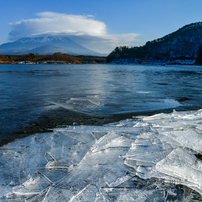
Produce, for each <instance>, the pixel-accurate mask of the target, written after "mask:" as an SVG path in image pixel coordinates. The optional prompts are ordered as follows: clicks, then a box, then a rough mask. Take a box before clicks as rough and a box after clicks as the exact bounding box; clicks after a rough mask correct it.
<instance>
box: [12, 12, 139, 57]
mask: <svg viewBox="0 0 202 202" xmlns="http://www.w3.org/2000/svg"><path fill="white" fill-rule="evenodd" d="M37 16H38V17H37V18H34V19H27V20H21V21H18V22H15V23H10V25H11V26H12V30H11V32H10V33H9V39H10V40H17V39H19V38H22V37H36V36H40V35H63V36H68V37H69V38H70V39H72V40H74V41H76V42H77V43H80V44H81V45H83V46H86V47H87V48H90V49H92V50H95V51H98V52H105V53H107V52H110V51H111V50H113V49H114V47H116V46H120V45H127V44H128V45H135V44H134V43H135V41H136V38H137V36H138V35H139V34H135V33H129V34H120V35H110V34H108V33H107V27H106V25H105V23H104V22H101V21H98V20H95V19H94V17H93V16H89V15H87V16H84V15H67V14H62V13H54V12H42V13H38V14H37Z"/></svg>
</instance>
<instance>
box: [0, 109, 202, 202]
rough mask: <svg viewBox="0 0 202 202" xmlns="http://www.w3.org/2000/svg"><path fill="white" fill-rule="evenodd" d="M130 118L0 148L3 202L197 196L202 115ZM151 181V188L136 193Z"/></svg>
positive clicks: (37, 136) (201, 186) (201, 184)
mask: <svg viewBox="0 0 202 202" xmlns="http://www.w3.org/2000/svg"><path fill="white" fill-rule="evenodd" d="M136 118H138V119H128V120H123V121H120V122H118V123H112V124H108V125H105V126H69V127H67V128H60V129H55V130H54V132H52V133H43V134H34V135H32V136H29V137H26V138H23V139H20V140H18V141H15V142H12V143H9V144H7V145H4V146H3V147H1V149H0V156H1V157H0V160H1V161H0V171H1V172H0V199H1V201H4V200H5V201H12V200H14V199H15V198H16V199H17V200H18V201H24V200H25V199H26V200H27V201H32V200H33V201H34V200H35V201H37V200H38V201H85V200H86V201H88V200H90V201H107V200H110V197H111V196H112V195H113V197H114V199H116V200H115V201H119V200H124V201H130V200H132V199H133V200H136V201H137V199H138V200H139V201H146V200H147V198H148V197H149V198H150V197H152V198H155V197H156V198H160V199H161V198H162V200H166V198H167V197H171V198H172V197H178V196H177V195H176V192H175V191H174V192H173V191H172V190H173V189H175V188H173V187H172V186H171V185H170V183H171V182H174V183H176V184H182V185H186V186H188V187H190V188H191V189H194V190H195V191H197V192H198V193H199V194H202V161H201V160H199V159H197V158H196V156H195V154H197V153H201V152H202V130H201V129H202V110H198V111H188V112H176V111H174V112H173V113H170V114H163V113H161V114H156V115H153V116H148V117H146V116H140V117H136ZM137 177H139V178H137ZM152 178H155V179H157V180H155V181H154V182H152V183H153V188H151V187H152V186H150V188H149V187H147V188H145V189H139V188H138V187H135V186H136V184H138V183H140V184H141V183H144V181H148V180H150V179H152ZM135 179H136V180H137V179H139V180H138V181H134V180H135ZM158 179H159V180H164V182H165V183H166V182H167V184H166V185H164V186H162V182H160V181H158ZM142 180H143V181H142ZM168 182H169V183H168ZM141 186H142V185H141ZM145 186H148V185H147V183H145ZM155 186H156V187H158V189H156V188H154V187H155ZM124 187H125V189H123V188H124ZM120 190H121V191H120ZM131 190H133V192H132V191H131ZM165 193H167V194H165ZM191 194H193V193H192V192H190V193H189V196H186V197H191V196H190V195H191ZM126 196H127V197H126ZM30 197H31V198H32V199H30ZM179 197H180V196H179ZM184 197H185V196H184ZM84 199H85V200H84ZM129 199H130V200H129ZM173 200H174V199H173ZM178 200H180V199H179V198H178ZM187 200H188V198H187Z"/></svg>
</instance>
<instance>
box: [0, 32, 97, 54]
mask: <svg viewBox="0 0 202 202" xmlns="http://www.w3.org/2000/svg"><path fill="white" fill-rule="evenodd" d="M41 46H55V47H60V48H63V49H66V50H68V51H70V52H71V53H72V54H75V55H100V54H99V53H97V52H95V51H91V50H89V49H87V48H85V47H83V46H81V45H80V44H78V43H76V42H74V41H72V40H71V39H69V38H68V37H62V36H41V37H35V38H21V39H19V40H17V41H14V42H9V43H4V44H2V45H0V54H7V55H8V54H22V53H24V52H27V51H28V52H29V50H31V49H35V48H38V47H41Z"/></svg>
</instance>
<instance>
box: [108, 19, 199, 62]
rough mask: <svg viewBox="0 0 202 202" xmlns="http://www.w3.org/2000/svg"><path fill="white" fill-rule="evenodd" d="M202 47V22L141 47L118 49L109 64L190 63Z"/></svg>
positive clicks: (112, 53) (110, 55)
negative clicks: (201, 46)
mask: <svg viewBox="0 0 202 202" xmlns="http://www.w3.org/2000/svg"><path fill="white" fill-rule="evenodd" d="M200 45H202V22H197V23H192V24H189V25H186V26H184V27H182V28H180V29H179V30H177V31H175V32H173V33H171V34H168V35H166V36H164V37H162V38H159V39H156V40H153V41H148V42H147V43H146V44H145V45H144V46H140V47H131V48H129V47H126V46H123V47H116V48H115V49H114V50H113V51H112V52H111V53H110V54H109V55H108V57H107V62H108V63H144V62H146V63H157V62H164V63H188V64H193V63H194V62H195V60H196V58H197V52H198V49H199V46H200Z"/></svg>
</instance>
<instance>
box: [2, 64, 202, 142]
mask: <svg viewBox="0 0 202 202" xmlns="http://www.w3.org/2000/svg"><path fill="white" fill-rule="evenodd" d="M201 92H202V67H200V66H178V65H174V66H155V65H106V64H86V65H83V64H82V65H77V64H76V65H73V64H68V65H0V114H1V117H0V130H1V136H0V138H1V144H4V143H6V142H8V141H13V140H14V139H16V138H18V137H21V136H27V135H29V134H30V133H36V132H44V131H47V129H49V128H55V127H58V126H60V127H61V126H62V125H63V126H65V125H72V124H73V125H82V124H85V125H103V124H105V123H109V122H113V121H117V120H121V119H125V118H131V117H132V116H136V115H139V114H141V113H150V112H151V113H157V112H161V111H162V110H163V111H172V110H173V109H176V110H190V109H200V108H201V105H202V93H201Z"/></svg>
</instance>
